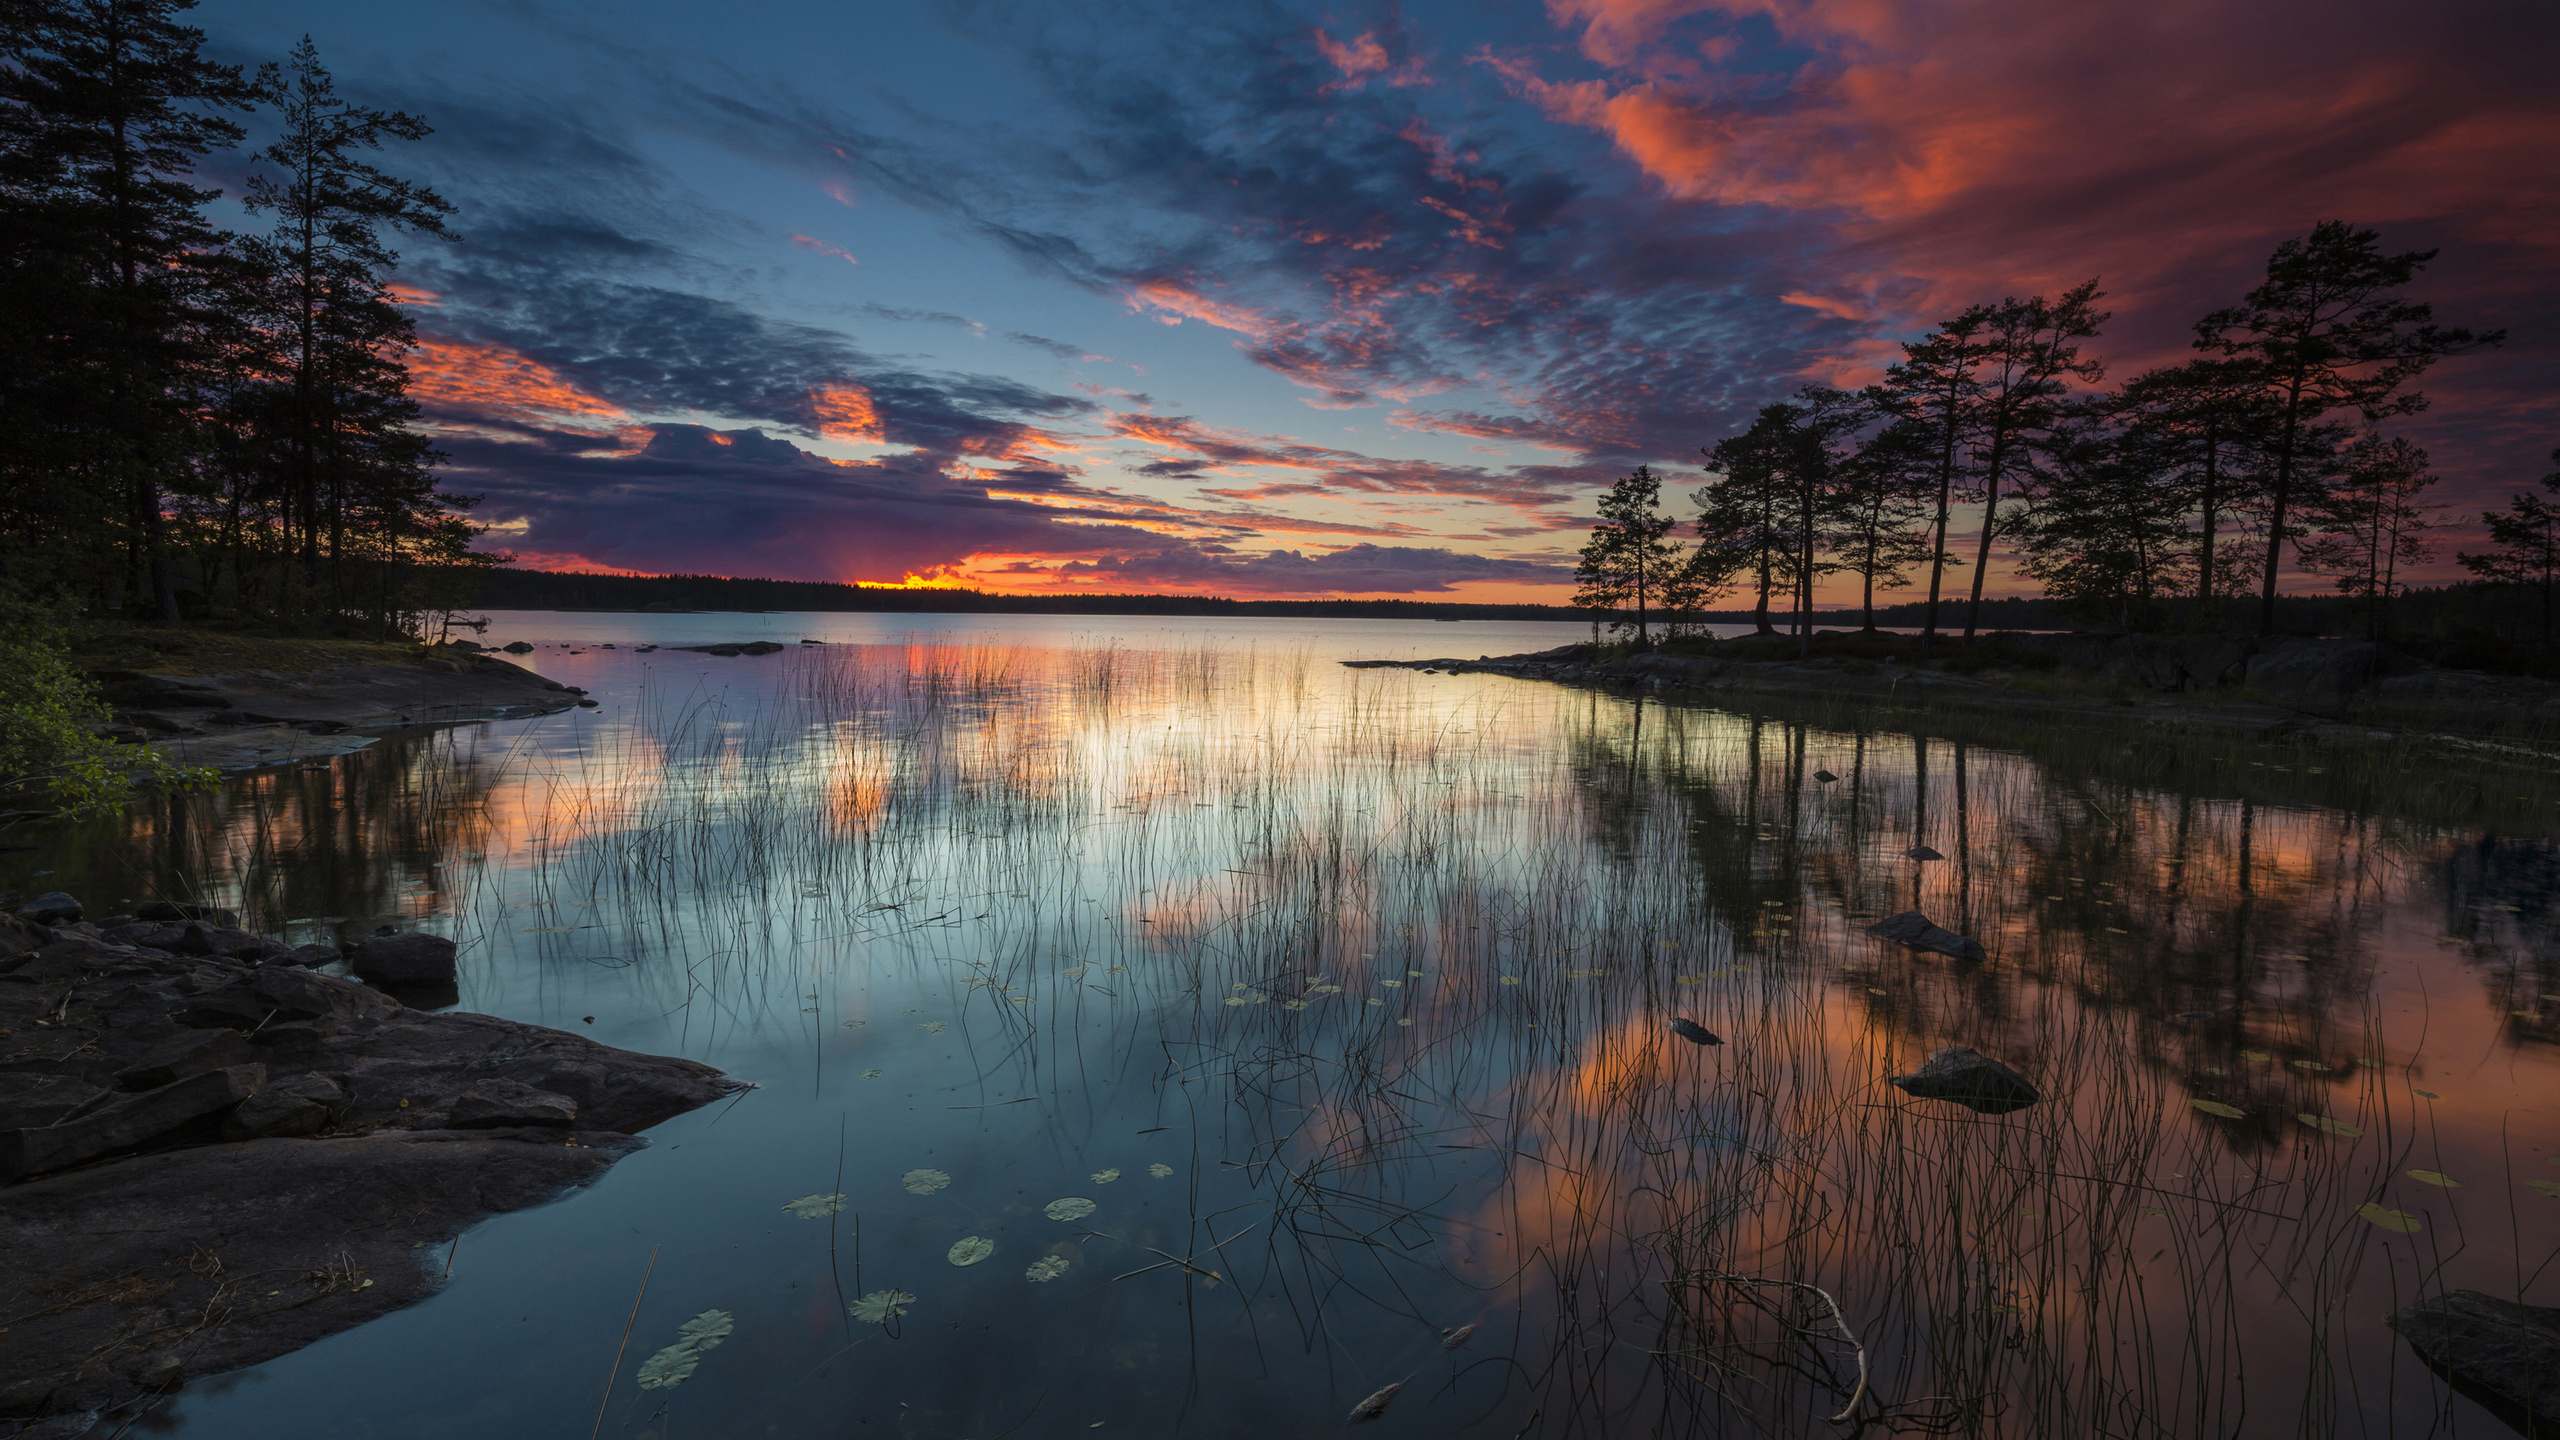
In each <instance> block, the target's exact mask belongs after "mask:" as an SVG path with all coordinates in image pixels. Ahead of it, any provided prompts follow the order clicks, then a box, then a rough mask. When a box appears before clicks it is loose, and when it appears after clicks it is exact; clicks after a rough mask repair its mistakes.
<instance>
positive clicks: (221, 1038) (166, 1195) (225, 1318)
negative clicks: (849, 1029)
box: [0, 917, 743, 1437]
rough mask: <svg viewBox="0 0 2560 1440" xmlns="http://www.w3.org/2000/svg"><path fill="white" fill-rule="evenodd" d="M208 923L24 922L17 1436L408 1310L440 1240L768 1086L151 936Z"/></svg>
mask: <svg viewBox="0 0 2560 1440" xmlns="http://www.w3.org/2000/svg"><path fill="white" fill-rule="evenodd" d="M204 929H206V927H205V925H204V923H203V922H202V921H196V920H188V921H183V922H178V923H172V924H158V923H155V922H149V921H145V922H138V924H137V926H133V927H127V926H119V927H117V929H116V931H114V932H113V934H112V935H110V934H108V933H104V932H101V931H100V930H99V928H98V927H97V926H95V925H91V924H87V923H84V922H72V923H69V924H63V925H55V926H50V927H48V926H42V925H35V924H31V923H29V922H26V921H23V920H19V919H16V918H14V917H9V918H0V1179H8V1180H14V1181H16V1182H17V1183H15V1184H13V1185H10V1186H9V1187H8V1188H5V1189H0V1436H8V1435H14V1434H21V1433H23V1434H27V1435H30V1436H32V1435H44V1436H48V1437H50V1436H56V1435H60V1436H71V1435H78V1434H81V1433H83V1432H84V1431H85V1430H86V1428H87V1422H86V1420H84V1419H83V1418H82V1417H85V1416H91V1415H94V1414H97V1413H99V1412H100V1411H101V1407H114V1406H118V1405H123V1404H125V1403H127V1402H130V1401H132V1400H134V1399H135V1398H137V1397H138V1396H140V1395H141V1394H142V1393H143V1392H144V1391H145V1390H147V1389H155V1388H165V1387H166V1386H167V1385H168V1384H170V1383H173V1382H174V1383H182V1382H183V1381H184V1380H185V1379H187V1378H189V1377H196V1376H202V1375H209V1374H213V1373H217V1372H219V1371H222V1370H227V1369H233V1368H236V1367H238V1366H241V1365H250V1364H255V1363H257V1362H259V1361H261V1360H266V1359H269V1358H272V1357H273V1356H276V1355H281V1354H283V1353H285V1352H286V1351H288V1350H292V1349H294V1348H296V1347H298V1346H301V1345H304V1344H307V1343H309V1342H310V1341H312V1340H315V1339H318V1338H320V1337H321V1336H323V1335H327V1334H330V1333H332V1332H334V1331H337V1330H340V1329H344V1328H345V1327H347V1326H349V1325H354V1324H358V1323H361V1322H362V1321H365V1320H368V1319H371V1318H373V1317H374V1316H376V1315H379V1314H381V1313H383V1312H384V1311H386V1310H389V1309H393V1308H395V1307H397V1306H400V1305H404V1304H407V1303H409V1302H410V1301H412V1300H415V1299H417V1298H419V1297H420V1296H422V1295H424V1294H425V1293H426V1292H427V1289H428V1288H429V1286H428V1282H427V1280H426V1279H425V1277H424V1276H423V1275H422V1274H421V1273H420V1272H419V1271H418V1268H417V1266H416V1265H415V1264H413V1263H412V1262H411V1261H410V1258H409V1248H410V1246H412V1245H413V1244H421V1243H427V1242H433V1241H437V1240H442V1239H446V1238H449V1237H451V1236H452V1235H453V1234H454V1233H456V1232H457V1231H459V1230H460V1229H461V1228H462V1227H464V1226H466V1225H468V1224H470V1223H471V1222H473V1221H474V1220H477V1219H479V1218H480V1217H482V1216H484V1215H490V1214H496V1213H499V1212H502V1211H506V1210H513V1209H520V1208H522V1207H524V1206H526V1205H531V1204H535V1203H537V1202H539V1201H541V1200H542V1199H544V1198H546V1197H548V1196H551V1195H555V1194H558V1193H559V1192H560V1191H561V1190H562V1189H564V1188H565V1187H568V1186H572V1185H578V1184H583V1183H585V1182H586V1181H588V1180H590V1179H593V1178H594V1176H595V1175H596V1174H597V1172H599V1171H601V1170H602V1169H603V1168H604V1167H605V1166H606V1165H608V1164H610V1163H611V1162H612V1160H613V1159H614V1158H615V1157H617V1156H619V1155H622V1154H624V1153H627V1152H628V1151H629V1150H631V1149H633V1148H636V1147H637V1146H638V1145H639V1143H640V1142H639V1141H637V1140H634V1139H632V1138H630V1137H631V1134H632V1132H635V1131H638V1130H642V1129H645V1128H647V1127H648V1126H651V1125H655V1124H657V1123H658V1122H659V1121H662V1120H665V1119H668V1118H669V1117H671V1116H675V1115H679V1114H682V1113H683V1112H685V1111H687V1110H691V1109H694V1108H695V1107H697V1106H700V1105H703V1104H707V1103H709V1102H710V1101H712V1100H716V1099H719V1098H721V1097H723V1096H727V1095H731V1094H734V1093H736V1092H737V1091H738V1090H739V1089H741V1088H743V1087H742V1086H741V1085H740V1084H739V1083H738V1082H736V1081H734V1080H730V1079H728V1078H727V1077H726V1076H723V1075H722V1074H721V1073H720V1072H719V1071H717V1070H714V1069H712V1068H711V1067H710V1066H708V1065H702V1064H699V1063H696V1062H694V1061H691V1060H679V1059H673V1058H669V1057H665V1056H654V1055H637V1054H633V1053H631V1052H630V1051H626V1050H616V1049H614V1048H613V1047H611V1046H608V1045H600V1044H597V1043H596V1042H595V1041H593V1040H589V1039H587V1038H586V1037H584V1036H581V1035H571V1034H568V1033H566V1032H564V1031H559V1030H551V1029H546V1028H544V1027H542V1026H539V1025H523V1024H518V1023H516V1022H515V1021H511V1020H502V1019H499V1018H497V1017H495V1016H490V1015H472V1014H466V1013H444V1014H430V1013H426V1012H423V1011H418V1010H412V1009H409V1008H407V1007H405V1006H403V1005H402V1004H401V1003H400V1001H399V1000H398V999H397V998H395V997H393V996H391V995H387V994H384V993H383V992H381V991H379V990H375V989H373V988H371V987H368V986H365V985H360V984H357V983H356V982H355V981H352V980H346V979H340V978H338V977H336V976H330V975H321V974H316V973H314V972H312V971H311V970H308V969H306V968H303V967H302V966H301V965H300V964H299V963H293V962H292V960H291V957H290V956H289V955H286V956H284V957H283V958H282V959H279V958H278V957H275V956H247V957H244V956H232V955H224V954H218V953H193V954H188V953H175V952H172V951H168V950H161V949H156V948H152V947H149V946H143V945H136V944H132V943H129V941H127V940H126V939H125V938H124V937H126V936H127V935H128V933H129V932H130V933H134V934H147V935H151V936H154V937H157V936H160V935H161V934H163V933H164V932H166V933H169V934H174V935H178V936H181V937H183V936H186V935H189V934H192V933H195V932H199V931H202V930H204ZM268 948H270V949H272V948H274V947H273V942H268ZM260 960H265V961H266V962H267V963H259V961H260ZM172 1357H175V1360H174V1364H173V1362H172Z"/></svg>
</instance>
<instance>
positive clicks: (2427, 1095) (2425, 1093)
mask: <svg viewBox="0 0 2560 1440" xmlns="http://www.w3.org/2000/svg"><path fill="white" fill-rule="evenodd" d="M2409 1093H2410V1094H2412V1095H2415V1096H2417V1097H2418V1098H2419V1099H2421V1100H2441V1099H2443V1098H2444V1097H2443V1096H2441V1095H2439V1094H2437V1093H2436V1092H2434V1091H2433V1090H2420V1089H2417V1088H2415V1087H2412V1088H2411V1089H2410V1091H2409Z"/></svg>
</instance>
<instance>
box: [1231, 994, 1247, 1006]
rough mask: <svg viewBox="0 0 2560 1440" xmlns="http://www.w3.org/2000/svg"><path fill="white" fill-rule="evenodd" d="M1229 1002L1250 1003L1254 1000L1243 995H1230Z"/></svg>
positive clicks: (1237, 1003)
mask: <svg viewBox="0 0 2560 1440" xmlns="http://www.w3.org/2000/svg"><path fill="white" fill-rule="evenodd" d="M1227 1003H1228V1004H1230V1005H1249V1004H1252V1003H1253V1002H1252V1001H1250V1000H1247V999H1245V998H1244V997H1243V996H1241V995H1230V996H1228V997H1227Z"/></svg>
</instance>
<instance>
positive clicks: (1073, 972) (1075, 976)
mask: <svg viewBox="0 0 2560 1440" xmlns="http://www.w3.org/2000/svg"><path fill="white" fill-rule="evenodd" d="M1084 972H1085V967H1084V966H1082V965H1076V966H1071V967H1069V968H1067V969H1065V970H1061V971H1059V972H1058V973H1059V974H1061V975H1064V976H1065V977H1067V978H1068V979H1070V980H1081V979H1083V978H1084Z"/></svg>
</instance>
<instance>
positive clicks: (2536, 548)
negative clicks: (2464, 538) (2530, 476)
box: [2453, 450, 2560, 646]
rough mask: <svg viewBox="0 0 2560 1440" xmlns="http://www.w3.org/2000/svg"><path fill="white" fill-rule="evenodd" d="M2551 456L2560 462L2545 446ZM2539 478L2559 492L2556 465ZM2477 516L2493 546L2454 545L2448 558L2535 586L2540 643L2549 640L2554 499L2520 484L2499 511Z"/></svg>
mask: <svg viewBox="0 0 2560 1440" xmlns="http://www.w3.org/2000/svg"><path fill="white" fill-rule="evenodd" d="M2551 462H2552V463H2553V464H2554V465H2560V450H2553V451H2552V452H2551ZM2539 483H2540V484H2541V486H2542V488H2543V489H2544V490H2546V491H2548V492H2550V493H2551V494H2554V495H2560V469H2555V470H2553V471H2552V472H2551V473H2550V474H2548V475H2545V476H2543V477H2542V479H2541V481H2540V482H2539ZM2480 518H2481V519H2482V520H2484V521H2486V522H2487V523H2488V526H2489V542H2490V543H2491V544H2493V545H2495V546H2497V547H2498V548H2497V549H2496V550H2494V551H2491V552H2490V553H2488V554H2486V555H2471V554H2466V553H2463V552H2461V551H2456V552H2454V557H2453V558H2454V559H2456V560H2458V561H2460V562H2462V568H2464V569H2466V570H2468V571H2470V572H2471V573H2472V574H2474V575H2477V576H2479V577H2480V578H2482V579H2484V580H2492V581H2496V582H2498V583H2501V584H2506V585H2517V586H2526V587H2530V588H2531V589H2533V590H2534V591H2535V592H2537V593H2538V594H2539V595H2540V596H2541V599H2542V643H2543V644H2544V645H2546V646H2547V645H2549V644H2550V643H2551V602H2552V598H2553V593H2554V590H2555V588H2560V505H2554V504H2552V503H2551V502H2550V501H2548V500H2545V499H2543V498H2542V497H2541V496H2540V495H2536V494H2534V493H2533V492H2532V491H2530V490H2523V491H2519V492H2517V493H2516V494H2515V495H2513V496H2511V497H2509V498H2508V500H2507V508H2506V511H2505V513H2503V514H2501V513H2499V512H2498V511H2495V510H2485V511H2482V512H2481V515H2480Z"/></svg>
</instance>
